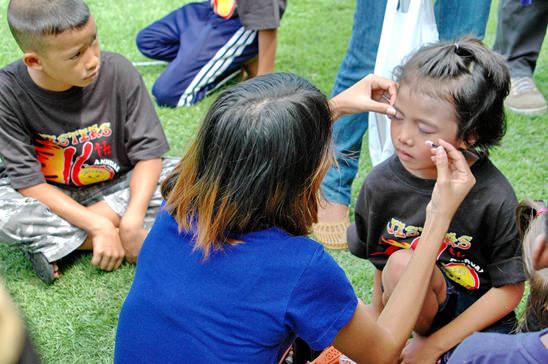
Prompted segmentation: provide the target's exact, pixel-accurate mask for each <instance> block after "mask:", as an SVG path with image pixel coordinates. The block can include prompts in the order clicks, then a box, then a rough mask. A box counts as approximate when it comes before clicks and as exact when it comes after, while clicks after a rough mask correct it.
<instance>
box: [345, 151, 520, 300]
mask: <svg viewBox="0 0 548 364" xmlns="http://www.w3.org/2000/svg"><path fill="white" fill-rule="evenodd" d="M471 170H472V173H473V174H474V176H475V178H476V185H475V186H474V187H473V188H472V190H471V191H470V193H469V194H468V196H467V197H466V198H465V200H464V201H463V203H462V204H461V206H460V207H459V209H458V210H457V212H456V214H455V216H454V218H453V220H452V221H451V224H450V226H449V229H448V231H447V234H446V237H445V239H444V242H443V244H442V249H443V251H442V252H441V253H440V256H439V258H438V266H439V267H440V269H442V271H443V272H444V274H445V275H446V276H447V277H448V278H449V279H451V280H453V281H454V282H456V283H457V284H459V285H461V286H462V287H464V288H466V289H469V290H479V291H481V292H484V291H487V290H488V289H489V288H491V287H493V286H494V287H500V286H503V285H507V284H513V283H518V282H522V281H524V280H525V273H524V271H523V264H522V260H521V247H520V242H519V239H518V235H517V230H516V225H515V221H514V213H515V209H516V207H517V200H516V197H515V194H514V191H513V189H512V186H511V185H510V183H509V182H508V181H507V180H506V178H505V177H504V176H503V175H502V173H500V171H499V170H498V169H497V168H496V167H495V166H494V165H493V164H492V163H491V161H490V160H489V159H487V158H480V159H479V160H478V161H476V163H474V165H472V167H471ZM434 183H435V181H433V180H424V179H420V178H417V177H415V176H413V175H412V174H410V173H409V172H408V171H407V170H406V169H405V168H404V167H403V165H402V164H401V162H400V161H399V159H398V158H397V157H396V156H394V157H391V158H390V159H388V160H387V161H385V162H383V163H382V164H380V165H378V166H377V167H375V168H374V169H373V170H372V171H371V173H369V175H368V176H367V179H366V180H365V182H364V184H363V186H362V188H361V191H360V194H359V197H358V200H357V202H356V209H355V211H356V215H355V224H353V225H352V226H350V228H349V229H348V245H349V248H350V250H351V252H352V254H354V255H356V256H358V257H361V258H367V259H369V260H370V261H371V262H372V263H373V265H374V266H375V267H376V268H377V269H379V270H382V269H383V268H384V265H385V264H386V261H387V259H388V257H389V256H390V254H392V253H393V252H394V251H396V250H398V249H406V248H410V247H412V246H413V245H414V244H418V243H419V239H420V235H421V231H422V228H423V225H424V221H425V219H426V216H425V214H426V205H427V204H428V202H429V201H430V198H431V195H432V190H433V188H434Z"/></svg>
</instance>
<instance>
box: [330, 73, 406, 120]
mask: <svg viewBox="0 0 548 364" xmlns="http://www.w3.org/2000/svg"><path fill="white" fill-rule="evenodd" d="M397 90H398V84H397V83H396V82H394V81H391V80H388V79H386V78H382V77H380V76H376V75H373V74H369V75H367V76H365V77H364V78H362V79H361V80H360V81H358V82H356V83H355V84H354V85H352V86H351V87H350V88H348V89H346V90H344V91H343V92H341V93H340V94H338V95H337V96H335V97H333V98H332V99H331V100H330V101H329V105H330V107H331V112H332V113H333V120H337V119H338V118H339V117H341V116H343V115H348V114H356V113H360V112H368V111H374V112H378V113H381V114H389V115H396V110H395V109H394V108H393V107H392V105H393V104H394V102H395V101H396V92H397ZM387 102H388V103H387Z"/></svg>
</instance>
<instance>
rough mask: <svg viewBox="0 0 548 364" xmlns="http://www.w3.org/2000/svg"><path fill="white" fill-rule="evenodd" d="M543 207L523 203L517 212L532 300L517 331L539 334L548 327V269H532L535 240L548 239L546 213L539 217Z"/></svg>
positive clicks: (537, 203) (529, 202) (526, 202)
mask: <svg viewBox="0 0 548 364" xmlns="http://www.w3.org/2000/svg"><path fill="white" fill-rule="evenodd" d="M541 207H543V206H541V205H540V203H539V202H532V201H524V202H522V203H520V205H519V206H518V208H517V210H516V220H517V227H518V232H519V235H520V237H521V239H522V241H523V245H522V247H523V263H524V267H525V273H526V275H527V278H528V279H529V297H528V299H527V304H526V305H525V309H524V311H523V316H522V319H521V320H520V325H519V327H518V331H527V332H529V331H539V330H542V329H545V328H547V327H548V268H542V269H540V270H536V269H534V268H533V262H532V261H533V243H534V242H535V239H537V238H538V237H539V236H541V235H543V234H544V236H545V237H546V236H548V235H546V234H548V218H547V217H546V213H542V214H539V211H540V208H541Z"/></svg>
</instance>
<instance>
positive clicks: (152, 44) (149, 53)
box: [135, 28, 158, 58]
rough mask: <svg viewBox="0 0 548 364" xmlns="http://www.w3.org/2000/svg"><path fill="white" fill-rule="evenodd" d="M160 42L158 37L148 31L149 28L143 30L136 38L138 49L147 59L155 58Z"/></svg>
mask: <svg viewBox="0 0 548 364" xmlns="http://www.w3.org/2000/svg"><path fill="white" fill-rule="evenodd" d="M157 42H158V40H157V37H156V36H154V34H152V32H150V31H149V30H148V28H145V29H142V30H141V31H140V32H139V33H137V37H136V38H135V43H136V45H137V49H139V51H140V52H141V53H142V54H143V55H144V56H146V57H149V58H154V56H155V54H156V52H155V50H156V48H157V46H156V43H157Z"/></svg>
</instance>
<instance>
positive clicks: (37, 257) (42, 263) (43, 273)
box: [25, 251, 55, 284]
mask: <svg viewBox="0 0 548 364" xmlns="http://www.w3.org/2000/svg"><path fill="white" fill-rule="evenodd" d="M25 256H26V257H27V258H28V259H29V260H30V262H31V264H32V269H33V270H34V273H36V275H37V276H38V277H39V278H40V279H41V280H42V281H43V282H44V283H46V284H52V283H53V281H54V280H55V273H54V271H53V265H52V264H51V263H50V262H48V260H47V258H46V256H45V255H44V254H42V253H40V252H37V253H30V252H27V251H25Z"/></svg>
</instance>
